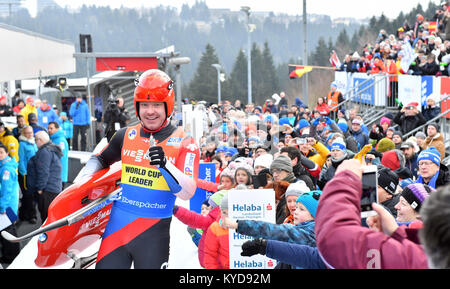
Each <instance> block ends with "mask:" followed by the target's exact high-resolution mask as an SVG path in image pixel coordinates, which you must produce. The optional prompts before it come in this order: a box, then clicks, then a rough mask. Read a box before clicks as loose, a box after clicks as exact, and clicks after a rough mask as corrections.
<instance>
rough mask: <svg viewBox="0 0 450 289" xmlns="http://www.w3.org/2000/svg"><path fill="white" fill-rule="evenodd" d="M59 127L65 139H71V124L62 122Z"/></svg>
mask: <svg viewBox="0 0 450 289" xmlns="http://www.w3.org/2000/svg"><path fill="white" fill-rule="evenodd" d="M60 127H61V128H62V130H63V131H64V136H65V138H66V139H71V138H72V137H73V124H72V122H71V121H70V120H66V121H63V122H62V123H61V125H60Z"/></svg>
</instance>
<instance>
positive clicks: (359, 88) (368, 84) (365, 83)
mask: <svg viewBox="0 0 450 289" xmlns="http://www.w3.org/2000/svg"><path fill="white" fill-rule="evenodd" d="M353 87H354V88H355V98H354V100H355V101H356V102H360V103H364V104H371V105H374V104H375V88H374V80H373V79H369V78H367V77H364V78H361V77H356V76H354V77H353Z"/></svg>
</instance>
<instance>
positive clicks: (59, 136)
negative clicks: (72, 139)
mask: <svg viewBox="0 0 450 289" xmlns="http://www.w3.org/2000/svg"><path fill="white" fill-rule="evenodd" d="M50 140H51V141H52V143H54V144H55V145H57V146H59V147H60V149H61V152H62V153H63V156H62V157H61V180H62V181H63V182H64V183H65V182H67V178H68V176H69V144H68V143H67V140H66V137H65V135H64V131H63V130H61V129H60V130H58V131H57V132H55V133H54V134H52V135H51V136H50Z"/></svg>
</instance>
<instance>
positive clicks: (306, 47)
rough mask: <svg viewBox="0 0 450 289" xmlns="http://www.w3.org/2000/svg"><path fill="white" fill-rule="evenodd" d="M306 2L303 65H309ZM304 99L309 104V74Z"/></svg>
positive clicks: (304, 83)
mask: <svg viewBox="0 0 450 289" xmlns="http://www.w3.org/2000/svg"><path fill="white" fill-rule="evenodd" d="M306 28H307V15H306V0H303V65H304V66H307V65H308V37H307V36H308V35H307V29H306ZM303 99H304V100H305V102H306V103H308V101H309V100H308V74H306V75H304V76H303Z"/></svg>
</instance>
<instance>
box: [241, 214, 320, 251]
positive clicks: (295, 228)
mask: <svg viewBox="0 0 450 289" xmlns="http://www.w3.org/2000/svg"><path fill="white" fill-rule="evenodd" d="M236 232H238V233H239V234H242V235H247V236H252V237H255V238H263V239H268V240H278V241H283V242H289V243H295V244H302V245H308V246H312V247H315V246H316V238H315V234H314V221H306V222H302V223H300V224H298V225H290V224H280V225H277V224H272V223H267V222H262V221H252V220H239V221H238V228H237V230H236Z"/></svg>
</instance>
